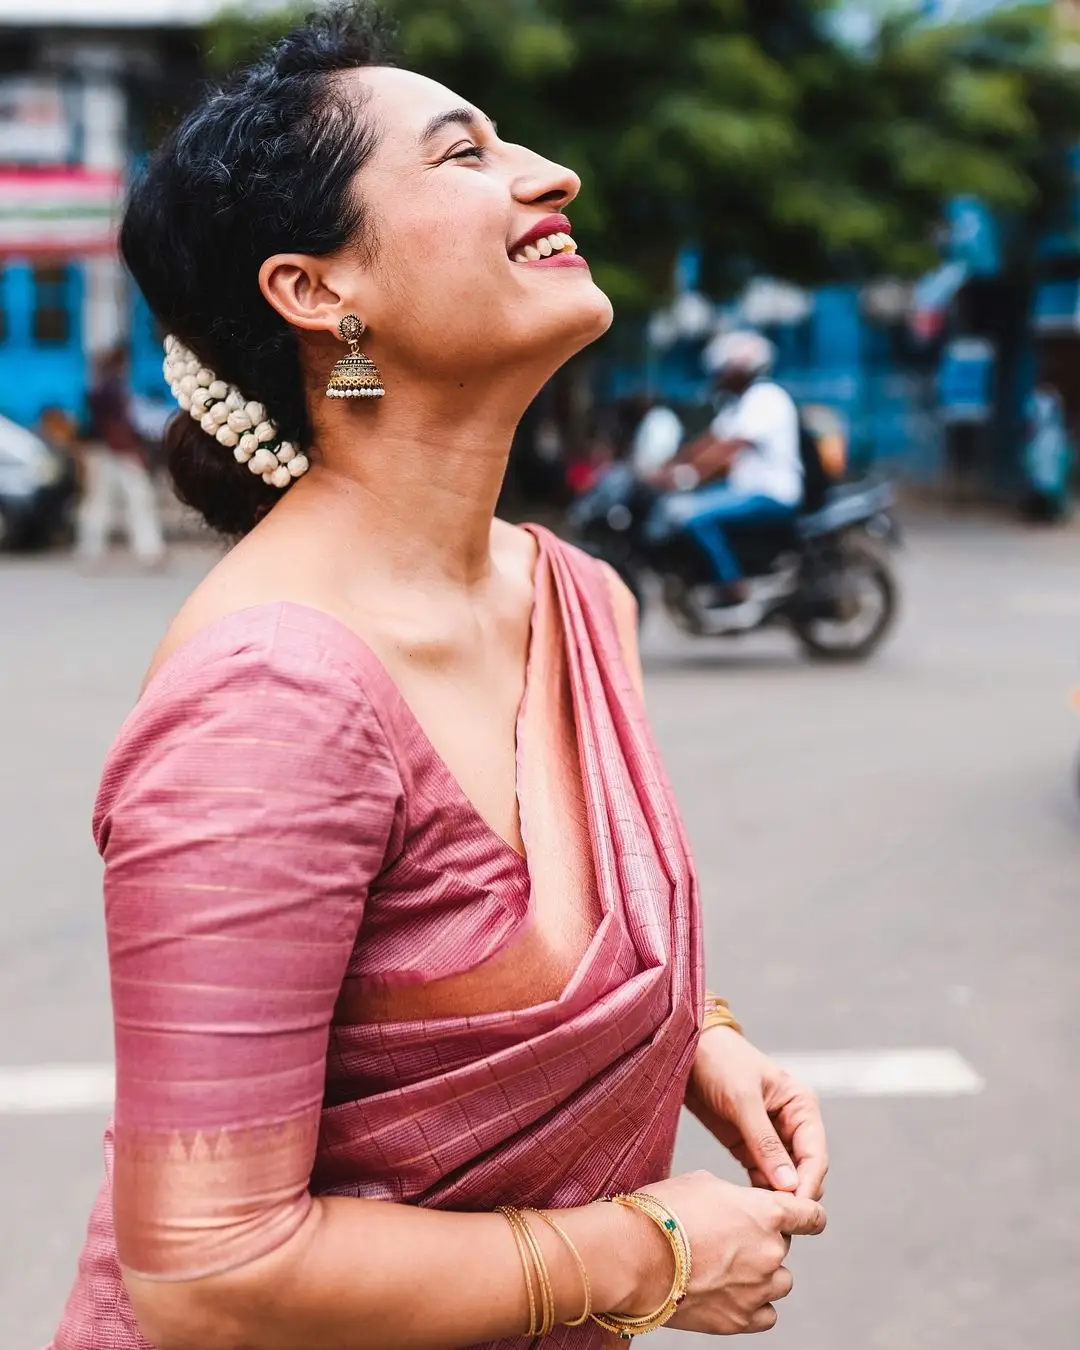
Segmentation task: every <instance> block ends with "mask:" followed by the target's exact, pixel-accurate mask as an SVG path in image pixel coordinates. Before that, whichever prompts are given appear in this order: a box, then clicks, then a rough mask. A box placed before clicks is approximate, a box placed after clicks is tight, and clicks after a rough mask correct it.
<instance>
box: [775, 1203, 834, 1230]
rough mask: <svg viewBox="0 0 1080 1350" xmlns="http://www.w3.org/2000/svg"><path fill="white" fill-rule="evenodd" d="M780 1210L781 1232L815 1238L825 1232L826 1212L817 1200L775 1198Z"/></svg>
mask: <svg viewBox="0 0 1080 1350" xmlns="http://www.w3.org/2000/svg"><path fill="white" fill-rule="evenodd" d="M774 1199H775V1200H776V1203H777V1205H778V1206H779V1210H780V1232H781V1233H786V1234H788V1235H789V1236H793V1237H815V1236H816V1235H817V1234H818V1233H824V1231H825V1224H826V1218H825V1211H824V1210H823V1209H822V1207H821V1206H820V1205H819V1204H818V1202H817V1201H816V1200H807V1199H804V1198H803V1197H802V1196H795V1195H776V1196H774Z"/></svg>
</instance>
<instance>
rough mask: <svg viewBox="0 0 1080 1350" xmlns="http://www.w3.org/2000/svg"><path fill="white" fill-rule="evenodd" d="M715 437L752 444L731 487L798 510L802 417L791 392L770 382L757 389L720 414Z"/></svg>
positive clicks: (737, 465) (739, 459) (730, 478)
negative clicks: (800, 424) (800, 418)
mask: <svg viewBox="0 0 1080 1350" xmlns="http://www.w3.org/2000/svg"><path fill="white" fill-rule="evenodd" d="M712 433H713V435H714V436H715V437H717V439H718V440H723V441H731V440H737V441H749V442H750V443H751V446H752V448H748V449H745V450H740V451H739V453H738V454H737V455H736V457H735V462H734V463H733V464H732V466H731V472H730V473H729V474H728V477H727V482H728V483H729V484H730V485H731V487H733V488H736V489H737V490H738V491H739V492H745V493H747V494H748V495H753V496H761V497H771V498H772V499H773V500H774V501H777V502H782V503H783V504H784V505H785V506H798V504H799V502H800V501H802V495H803V468H802V460H801V458H800V457H799V411H798V409H797V408H796V406H795V400H794V399H793V398H792V397H791V395H790V394H789V393H788V392H787V390H786V389H781V387H780V386H779V385H778V384H773V383H772V382H771V381H770V380H762V381H760V382H759V383H758V384H752V385H751V386H750V388H749V389H748V390H747V391H746V393H745V394H743V395H742V396H741V397H739V398H735V399H732V400H731V402H730V403H728V404H727V405H726V406H725V407H724V408H722V409H721V410H720V412H719V413H718V414H717V415H716V418H715V420H714V421H713V424H712Z"/></svg>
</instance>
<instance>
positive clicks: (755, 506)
mask: <svg viewBox="0 0 1080 1350" xmlns="http://www.w3.org/2000/svg"><path fill="white" fill-rule="evenodd" d="M795 510H796V508H795V507H794V506H789V505H788V504H787V503H786V502H778V501H777V500H776V499H775V498H774V497H765V496H762V494H761V493H759V492H741V491H739V489H738V488H733V487H729V486H728V485H727V483H716V484H714V485H713V486H712V487H705V488H699V489H698V490H697V491H696V492H685V493H678V492H675V493H671V494H670V495H668V496H666V497H663V498H661V500H660V501H659V502H657V504H656V511H655V514H654V516H653V519H652V520H650V522H649V528H648V534H649V535H650V536H651V537H653V538H656V537H657V536H665V535H669V534H672V533H674V532H676V531H679V530H685V531H686V532H687V534H689V535H690V537H691V538H692V539H693V540H694V541H695V542H696V543H697V544H699V545H700V546H701V548H702V549H703V550H704V552H705V555H706V557H707V558H708V559H709V561H710V562H711V563H712V564H713V567H714V568H715V569H716V576H717V579H718V580H719V581H721V582H723V583H724V584H725V585H729V586H730V585H731V584H732V583H734V582H736V581H739V580H740V579H741V578H742V568H741V567H740V566H739V560H738V559H737V558H736V557H735V554H734V553H733V552H732V551H731V547H730V545H729V544H728V541H727V538H726V536H725V534H724V529H723V527H724V526H725V525H728V524H732V525H734V524H739V525H756V524H761V525H765V524H769V525H773V524H778V523H780V522H783V521H788V520H791V519H792V518H793V517H794V515H795Z"/></svg>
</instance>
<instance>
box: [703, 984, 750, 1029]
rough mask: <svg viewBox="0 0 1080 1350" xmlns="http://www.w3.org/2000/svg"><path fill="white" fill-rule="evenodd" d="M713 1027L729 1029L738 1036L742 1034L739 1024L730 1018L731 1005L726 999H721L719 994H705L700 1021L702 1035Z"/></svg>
mask: <svg viewBox="0 0 1080 1350" xmlns="http://www.w3.org/2000/svg"><path fill="white" fill-rule="evenodd" d="M714 1027H730V1029H731V1030H732V1031H734V1032H737V1033H738V1035H740V1036H741V1035H742V1034H743V1029H742V1025H741V1023H739V1022H737V1021H736V1020H735V1018H734V1017H733V1016H732V1012H731V1005H730V1004H729V1003H728V1001H727V999H726V998H721V997H720V996H719V994H710V993H708V992H706V994H705V1012H704V1015H703V1017H702V1019H701V1032H702V1035H704V1034H705V1032H706V1031H712V1030H713V1028H714Z"/></svg>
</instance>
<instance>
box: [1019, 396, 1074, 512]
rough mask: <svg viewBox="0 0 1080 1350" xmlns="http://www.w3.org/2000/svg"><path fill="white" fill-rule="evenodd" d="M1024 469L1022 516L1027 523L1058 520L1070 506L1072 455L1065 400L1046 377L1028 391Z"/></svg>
mask: <svg viewBox="0 0 1080 1350" xmlns="http://www.w3.org/2000/svg"><path fill="white" fill-rule="evenodd" d="M1026 433H1027V434H1026V438H1025V442H1024V454H1023V468H1024V479H1025V487H1026V491H1025V492H1024V494H1023V496H1022V498H1021V503H1020V505H1021V513H1022V514H1023V516H1024V517H1025V518H1026V519H1027V520H1032V521H1044V522H1046V521H1058V520H1061V519H1063V518H1064V517H1065V516H1067V515H1068V514H1069V510H1070V507H1071V495H1072V494H1071V487H1072V470H1073V463H1074V460H1075V455H1074V451H1073V445H1072V441H1071V439H1070V437H1069V428H1068V422H1067V418H1066V412H1065V400H1064V399H1063V398H1062V396H1061V391H1060V390H1059V389H1058V387H1057V385H1055V384H1054V383H1053V381H1051V380H1049V379H1047V378H1046V377H1045V376H1044V377H1043V378H1042V379H1041V380H1040V381H1039V383H1038V384H1037V385H1036V386H1035V388H1034V389H1033V390H1032V392H1031V397H1030V398H1029V399H1028V407H1027V425H1026Z"/></svg>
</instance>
